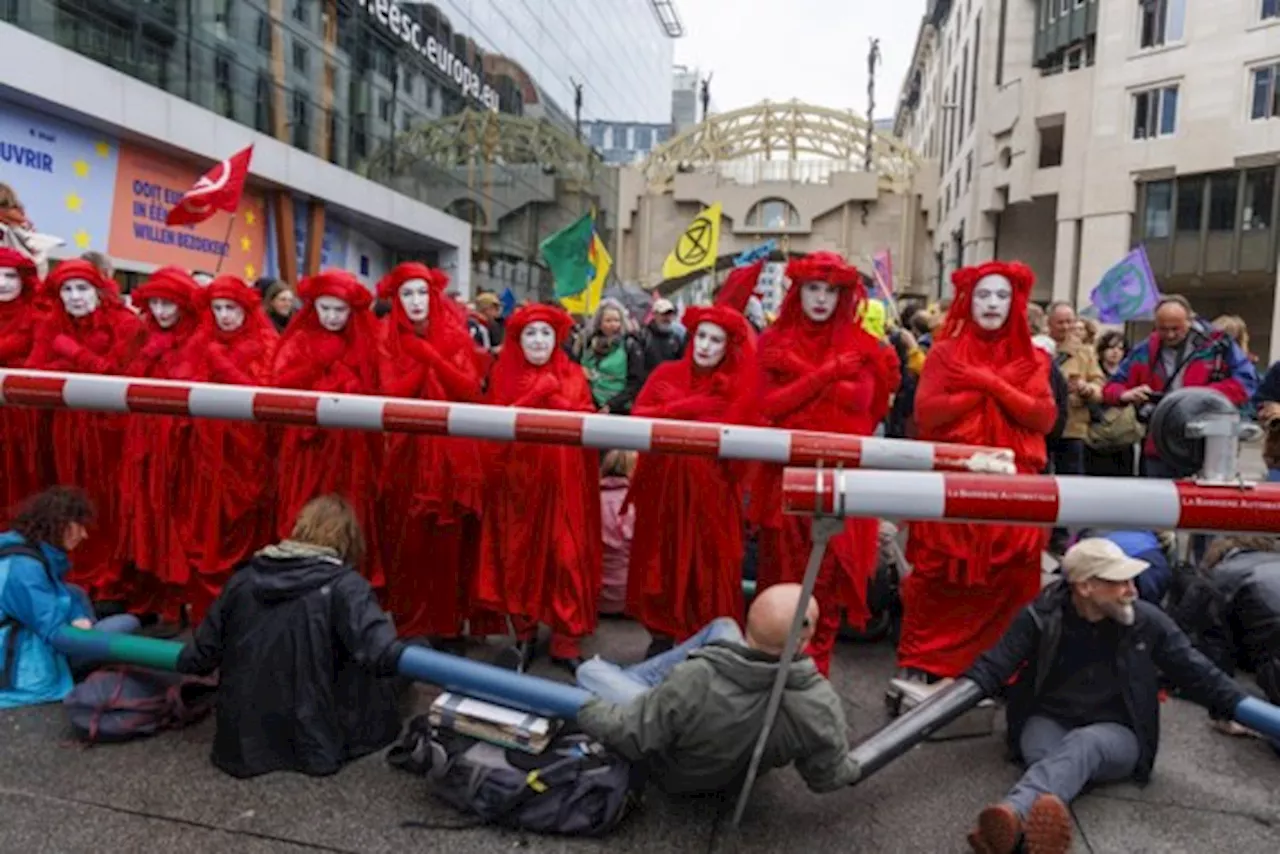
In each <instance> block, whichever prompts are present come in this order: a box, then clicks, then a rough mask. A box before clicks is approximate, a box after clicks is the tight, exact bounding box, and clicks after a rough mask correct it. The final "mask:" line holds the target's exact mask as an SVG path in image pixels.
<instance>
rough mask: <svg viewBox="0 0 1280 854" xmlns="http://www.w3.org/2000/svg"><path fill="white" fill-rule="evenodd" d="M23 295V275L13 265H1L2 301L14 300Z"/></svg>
mask: <svg viewBox="0 0 1280 854" xmlns="http://www.w3.org/2000/svg"><path fill="white" fill-rule="evenodd" d="M20 296H22V276H20V275H18V271H17V270H15V269H14V268H13V267H0V302H13V301H14V300H16V299H17V298H18V297H20Z"/></svg>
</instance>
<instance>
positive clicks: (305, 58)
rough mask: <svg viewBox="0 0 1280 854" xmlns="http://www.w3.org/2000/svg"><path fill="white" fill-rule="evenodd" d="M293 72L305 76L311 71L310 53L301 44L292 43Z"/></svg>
mask: <svg viewBox="0 0 1280 854" xmlns="http://www.w3.org/2000/svg"><path fill="white" fill-rule="evenodd" d="M293 70H294V71H296V72H298V73H299V74H307V73H308V72H309V71H310V70H311V52H310V51H308V50H307V46H306V45H305V44H303V43H302V42H297V41H296V42H294V43H293Z"/></svg>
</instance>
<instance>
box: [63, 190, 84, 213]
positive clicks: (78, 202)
mask: <svg viewBox="0 0 1280 854" xmlns="http://www.w3.org/2000/svg"><path fill="white" fill-rule="evenodd" d="M83 204H84V199H82V198H80V197H79V196H77V195H76V194H75V193H67V199H66V205H67V210H69V211H71V212H72V213H80V208H81V207H82V206H83Z"/></svg>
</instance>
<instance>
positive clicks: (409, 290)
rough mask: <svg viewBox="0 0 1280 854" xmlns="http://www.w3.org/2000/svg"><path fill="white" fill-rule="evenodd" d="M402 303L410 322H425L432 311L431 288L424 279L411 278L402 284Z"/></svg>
mask: <svg viewBox="0 0 1280 854" xmlns="http://www.w3.org/2000/svg"><path fill="white" fill-rule="evenodd" d="M400 305H401V306H402V307H403V308H404V314H405V317H407V318H409V322H410V323H424V322H426V319H427V316H428V315H429V314H430V312H431V290H430V289H429V288H428V287H427V283H426V282H425V281H423V280H422V279H410V280H409V281H407V282H405V283H404V284H403V285H401V286H400Z"/></svg>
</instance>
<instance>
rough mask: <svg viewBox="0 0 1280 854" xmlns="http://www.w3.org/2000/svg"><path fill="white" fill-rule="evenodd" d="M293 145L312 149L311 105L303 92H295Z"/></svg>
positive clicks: (304, 149)
mask: <svg viewBox="0 0 1280 854" xmlns="http://www.w3.org/2000/svg"><path fill="white" fill-rule="evenodd" d="M293 145H294V147H295V148H301V149H302V150H303V151H310V150H311V105H310V104H308V103H307V96H306V95H304V94H303V93H302V92H294V93H293Z"/></svg>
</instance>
